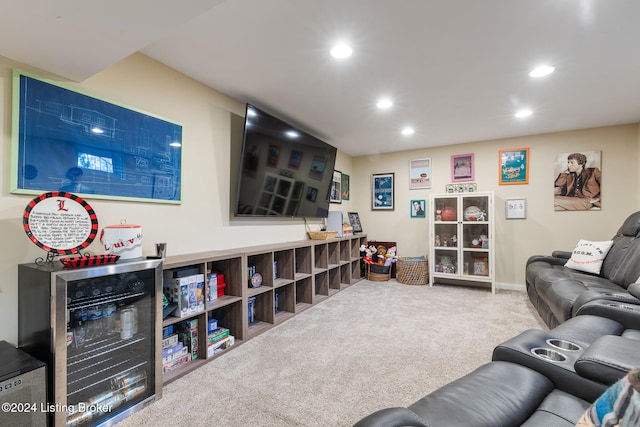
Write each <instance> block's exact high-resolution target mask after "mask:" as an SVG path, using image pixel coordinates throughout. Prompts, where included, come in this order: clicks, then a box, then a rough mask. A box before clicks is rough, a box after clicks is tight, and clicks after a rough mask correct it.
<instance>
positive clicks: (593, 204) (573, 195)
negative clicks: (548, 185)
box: [553, 151, 602, 211]
mask: <svg viewBox="0 0 640 427" xmlns="http://www.w3.org/2000/svg"><path fill="white" fill-rule="evenodd" d="M601 154H602V152H601V151H581V152H572V153H560V154H558V155H557V156H556V160H555V167H554V182H553V186H554V187H553V188H554V194H553V201H554V203H553V205H554V210H556V211H590V210H600V209H601V208H602V195H601V193H600V183H601V181H602V170H601Z"/></svg>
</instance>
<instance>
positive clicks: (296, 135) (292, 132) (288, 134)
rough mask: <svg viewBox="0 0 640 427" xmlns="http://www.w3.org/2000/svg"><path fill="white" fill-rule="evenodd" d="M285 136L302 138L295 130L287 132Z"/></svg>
mask: <svg viewBox="0 0 640 427" xmlns="http://www.w3.org/2000/svg"><path fill="white" fill-rule="evenodd" d="M285 135H287V136H288V137H289V138H298V137H299V136H300V134H299V133H298V132H296V131H295V130H288V131H286V132H285Z"/></svg>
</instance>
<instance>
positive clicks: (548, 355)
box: [531, 347, 567, 362]
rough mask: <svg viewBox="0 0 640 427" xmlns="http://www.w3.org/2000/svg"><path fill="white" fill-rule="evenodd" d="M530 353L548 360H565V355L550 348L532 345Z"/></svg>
mask: <svg viewBox="0 0 640 427" xmlns="http://www.w3.org/2000/svg"><path fill="white" fill-rule="evenodd" d="M531 353H533V355H534V356H538V357H539V358H541V359H544V360H548V361H550V362H566V361H567V356H565V355H564V354H562V353H560V352H559V351H556V350H553V349H551V348H543V347H534V348H532V349H531Z"/></svg>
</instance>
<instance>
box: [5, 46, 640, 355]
mask: <svg viewBox="0 0 640 427" xmlns="http://www.w3.org/2000/svg"><path fill="white" fill-rule="evenodd" d="M14 67H17V68H21V69H23V70H25V71H29V72H32V73H34V74H36V75H39V76H42V77H47V78H51V79H54V80H55V79H56V78H55V76H51V75H49V74H48V73H46V72H44V71H42V70H37V69H33V68H30V67H27V66H24V65H23V64H18V63H15V62H13V61H11V60H9V59H7V58H3V57H0V99H2V108H1V110H2V112H3V114H2V121H1V122H0V132H1V133H0V135H1V138H2V150H1V151H0V164H1V165H2V171H3V173H2V174H1V175H0V184H1V186H2V193H1V194H0V236H2V237H1V238H2V245H0V277H1V278H2V280H0V324H1V325H2V329H1V330H0V340H7V341H9V342H12V343H14V344H15V343H17V328H18V325H17V318H18V316H17V299H18V298H17V294H18V285H17V280H18V278H17V265H18V264H20V263H27V262H33V260H34V259H35V258H37V257H41V256H43V255H44V252H43V251H42V250H40V249H39V248H38V247H36V246H35V245H33V244H32V243H30V242H29V240H28V239H27V237H26V235H25V233H24V231H23V228H22V223H21V216H22V212H23V211H24V208H25V206H26V205H27V203H28V202H29V200H30V199H31V198H32V196H24V195H14V194H11V193H9V175H10V174H9V168H10V163H11V162H10V154H11V70H12V68H14ZM60 81H61V82H64V83H65V84H67V85H69V86H71V87H72V88H75V89H77V90H80V91H82V92H85V93H88V94H91V95H94V96H97V97H100V98H103V99H106V100H109V101H112V102H115V103H118V104H122V105H126V106H129V107H131V108H135V109H139V110H143V111H148V112H149V113H152V114H154V115H158V116H161V117H164V118H166V119H168V120H171V121H175V122H177V123H180V124H182V125H183V172H184V173H183V202H182V204H181V205H164V204H155V203H133V202H119V201H105V200H89V202H90V203H91V205H92V207H93V208H94V210H95V211H96V214H97V215H98V219H99V222H100V225H101V226H104V225H110V224H117V223H119V222H120V220H121V219H126V220H127V222H128V223H130V224H141V225H142V226H143V230H144V248H143V253H144V254H145V255H148V254H151V253H153V252H154V249H153V244H154V243H155V242H159V241H164V242H167V243H168V253H169V254H170V255H176V254H186V253H193V252H200V251H205V250H210V249H226V248H234V247H241V246H248V245H252V244H262V243H271V242H285V241H292V240H300V239H304V238H306V234H305V226H304V223H303V222H302V221H301V220H269V221H255V220H230V219H229V211H230V199H231V197H232V196H231V191H230V189H231V188H235V185H236V183H235V178H234V177H235V171H234V170H232V166H231V165H234V164H237V163H238V162H237V160H238V156H239V149H240V148H239V144H240V141H241V135H242V116H243V114H244V104H243V102H241V100H234V99H231V98H229V97H227V96H225V95H223V94H221V93H219V92H217V91H215V90H213V89H210V88H207V87H205V86H203V85H201V84H199V83H196V82H194V81H193V80H191V79H189V78H187V77H186V76H184V75H182V74H179V73H177V72H175V71H173V70H171V69H169V68H167V67H165V66H163V65H161V64H159V63H157V62H155V61H153V60H151V59H149V58H147V57H145V56H144V55H140V54H135V55H132V56H131V57H129V58H126V59H125V60H123V61H121V62H120V63H118V64H115V65H114V66H112V67H110V68H108V69H107V70H105V71H103V72H101V73H98V74H97V75H95V76H93V77H92V78H90V79H87V80H86V81H84V82H82V83H73V82H66V81H62V80H60ZM639 145H640V136H639V135H638V126H637V125H632V126H631V125H629V126H617V127H609V128H601V129H591V130H580V131H574V132H565V133H558V134H550V135H540V136H532V137H525V138H514V139H509V140H504V141H486V142H481V143H471V144H464V145H460V146H455V147H442V148H435V149H428V150H427V149H425V150H417V151H413V152H400V153H393V154H388V155H380V156H367V157H358V158H351V157H350V156H348V155H345V154H344V153H341V152H339V153H338V158H337V163H336V169H337V170H340V171H342V172H344V173H347V174H349V175H350V177H351V198H350V200H349V201H345V202H343V203H342V204H332V205H331V210H342V211H343V212H348V211H357V212H359V213H360V215H361V219H362V222H363V226H364V231H365V233H367V234H369V236H370V237H372V238H376V239H379V240H396V241H398V244H399V250H400V254H401V255H417V254H425V253H426V252H427V242H426V236H427V233H428V220H427V219H410V218H409V201H410V200H411V199H428V196H429V194H431V193H437V192H441V191H442V190H444V185H445V184H446V183H448V182H449V180H450V178H449V176H450V172H449V162H450V156H451V154H459V153H467V152H473V153H475V156H476V166H477V172H476V176H477V179H476V182H477V183H478V187H479V190H495V191H496V207H497V217H498V222H497V226H496V240H497V248H498V249H497V250H498V256H497V263H496V268H497V271H498V275H497V277H498V281H499V282H503V283H507V284H512V283H516V284H522V283H523V269H524V262H525V260H526V258H527V257H528V256H529V255H530V254H534V253H547V252H549V251H550V250H551V249H553V248H565V249H571V248H572V246H573V243H574V242H575V241H576V240H577V239H578V238H580V237H585V238H591V239H607V238H609V237H611V235H612V234H613V232H614V231H615V228H616V227H617V225H618V224H619V223H620V222H621V221H622V219H623V218H624V217H625V216H626V215H627V214H629V213H630V212H632V211H634V210H637V209H638V200H639V199H640V189H639V188H638V183H637V181H638V177H637V172H636V166H637V164H638V161H639V159H640V153H639V151H640V150H638V146H639ZM517 147H531V165H532V168H531V179H530V184H529V185H526V186H498V185H497V157H498V150H499V149H501V148H517ZM573 149H575V150H602V151H603V155H602V161H603V173H604V177H605V178H604V184H603V193H604V199H603V203H604V208H603V210H602V211H601V212H579V213H555V212H553V207H552V205H551V189H552V184H551V183H552V179H553V176H551V174H552V164H553V159H554V156H555V154H556V153H558V152H566V151H570V150H573ZM420 157H431V158H432V159H433V164H434V170H433V172H434V179H433V188H432V189H431V190H412V191H409V190H408V164H409V160H410V159H414V158H420ZM378 172H394V173H395V174H396V210H395V211H394V212H375V213H373V212H371V210H370V174H371V173H378ZM505 197H526V198H527V200H528V202H529V212H528V219H527V220H524V221H515V220H511V221H505V220H504V219H501V218H504V209H503V203H504V199H505ZM594 224H595V226H594ZM319 226H320V224H319V222H318V221H316V222H315V223H312V224H311V227H313V228H315V229H317V228H318V227H319ZM89 249H90V251H92V252H93V253H101V252H102V251H101V248H100V246H99V244H98V242H95V243H94V244H93V245H92V246H91V247H90V248H89Z"/></svg>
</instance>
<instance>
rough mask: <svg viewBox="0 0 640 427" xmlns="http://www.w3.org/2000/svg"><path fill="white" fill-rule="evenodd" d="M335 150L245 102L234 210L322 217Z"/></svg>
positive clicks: (253, 214)
mask: <svg viewBox="0 0 640 427" xmlns="http://www.w3.org/2000/svg"><path fill="white" fill-rule="evenodd" d="M336 153H337V149H336V148H335V147H333V146H331V145H329V144H327V143H326V142H324V141H322V140H320V139H318V138H316V137H314V136H313V135H309V134H308V133H306V132H304V131H302V130H300V129H298V128H296V127H295V126H292V125H290V124H288V123H287V122H285V121H283V120H281V119H278V118H277V117H275V116H273V115H271V114H269V113H267V112H265V111H262V110H260V109H259V108H256V107H255V106H253V105H251V104H247V109H246V115H245V123H244V135H243V142H242V155H241V161H240V167H239V170H238V175H239V176H238V191H237V198H236V205H235V210H234V214H235V216H237V217H290V218H326V217H327V216H328V213H329V191H330V189H331V181H332V177H333V169H334V167H335V162H336Z"/></svg>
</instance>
